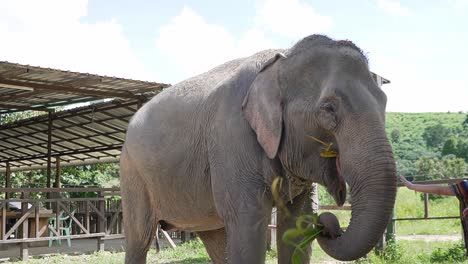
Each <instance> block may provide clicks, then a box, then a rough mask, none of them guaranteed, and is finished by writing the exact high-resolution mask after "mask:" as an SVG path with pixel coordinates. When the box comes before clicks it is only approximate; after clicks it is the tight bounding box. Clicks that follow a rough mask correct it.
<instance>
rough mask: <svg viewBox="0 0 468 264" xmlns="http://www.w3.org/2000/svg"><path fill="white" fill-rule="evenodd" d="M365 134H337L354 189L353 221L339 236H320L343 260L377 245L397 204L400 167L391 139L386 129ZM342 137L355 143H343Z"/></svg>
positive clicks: (343, 166)
mask: <svg viewBox="0 0 468 264" xmlns="http://www.w3.org/2000/svg"><path fill="white" fill-rule="evenodd" d="M382 130H383V129H382ZM361 131H362V130H361ZM374 132H375V130H374ZM364 134H367V135H366V136H363V135H362V133H361V135H360V136H359V138H358V139H356V138H354V139H353V138H349V137H348V136H347V137H348V138H347V139H346V138H344V137H341V138H340V136H339V135H337V140H338V144H339V145H340V157H341V169H342V171H343V176H344V177H345V180H346V182H347V183H348V185H349V187H350V192H351V204H352V213H351V221H350V224H349V226H348V228H347V229H346V232H344V233H343V234H342V235H341V236H340V237H338V238H337V239H334V240H333V239H330V238H327V237H319V238H318V242H319V244H320V246H321V247H322V249H323V250H324V251H325V252H326V253H327V254H328V255H330V256H331V257H333V258H335V259H338V260H342V261H349V260H355V259H358V258H360V257H363V256H364V255H365V254H367V253H368V252H369V251H370V250H371V249H372V248H373V247H374V246H375V245H376V243H377V242H378V241H379V239H380V238H381V237H382V235H383V233H384V230H385V228H386V226H387V224H388V221H389V218H390V215H391V212H392V210H393V206H394V203H395V195H396V173H395V172H396V168H395V162H394V159H393V154H392V150H391V147H390V144H389V142H388V139H387V138H386V135H385V133H384V132H383V131H380V133H379V136H378V137H375V134H374V137H373V138H370V135H369V133H365V132H364ZM340 139H341V140H346V141H347V142H353V143H352V144H349V143H348V144H344V143H343V144H340ZM342 142H343V141H342ZM342 146H343V147H342ZM344 146H346V147H344Z"/></svg>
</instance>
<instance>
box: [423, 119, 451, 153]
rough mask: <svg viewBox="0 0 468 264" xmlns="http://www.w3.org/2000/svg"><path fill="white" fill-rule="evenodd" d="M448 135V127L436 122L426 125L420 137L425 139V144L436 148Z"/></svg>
mask: <svg viewBox="0 0 468 264" xmlns="http://www.w3.org/2000/svg"><path fill="white" fill-rule="evenodd" d="M449 135H450V129H448V128H447V127H445V126H443V125H441V124H437V125H433V126H428V127H426V129H424V133H423V134H422V137H423V138H424V140H425V141H426V144H427V146H429V147H433V148H437V147H440V146H441V145H442V144H443V143H444V142H445V140H447V137H448V136H449Z"/></svg>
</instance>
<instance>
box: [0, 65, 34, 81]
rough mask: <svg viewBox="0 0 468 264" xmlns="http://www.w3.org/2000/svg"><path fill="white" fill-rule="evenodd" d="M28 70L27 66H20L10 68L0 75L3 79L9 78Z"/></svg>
mask: <svg viewBox="0 0 468 264" xmlns="http://www.w3.org/2000/svg"><path fill="white" fill-rule="evenodd" d="M28 71H29V69H28V68H20V69H15V68H12V70H10V71H7V72H4V73H2V74H0V77H1V78H5V79H11V78H15V77H17V76H19V75H21V74H24V73H27V72H28Z"/></svg>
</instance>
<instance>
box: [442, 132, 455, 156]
mask: <svg viewBox="0 0 468 264" xmlns="http://www.w3.org/2000/svg"><path fill="white" fill-rule="evenodd" d="M457 153H458V140H457V138H456V137H453V136H452V137H450V138H449V139H448V140H447V141H445V143H444V146H443V147H442V155H444V156H446V155H450V154H453V155H456V154H457Z"/></svg>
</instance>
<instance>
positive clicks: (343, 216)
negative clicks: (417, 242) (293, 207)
mask: <svg viewBox="0 0 468 264" xmlns="http://www.w3.org/2000/svg"><path fill="white" fill-rule="evenodd" d="M395 207H396V218H411V217H423V216H424V201H423V199H422V198H421V194H420V193H416V192H414V191H411V190H408V189H407V188H404V187H402V188H398V193H397V199H396V204H395ZM331 212H333V213H334V214H336V215H337V216H338V219H340V225H341V226H348V225H349V219H350V216H351V213H350V212H349V211H331ZM459 215H460V212H459V203H458V200H457V198H455V197H454V196H453V197H443V198H440V199H437V200H434V201H429V216H433V217H435V216H459ZM396 233H397V235H431V234H434V235H435V234H437V235H452V234H460V233H461V223H460V220H459V219H447V220H418V221H397V225H396Z"/></svg>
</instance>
